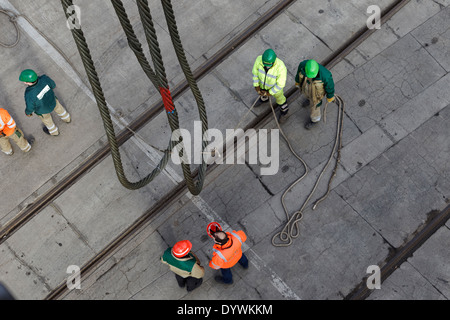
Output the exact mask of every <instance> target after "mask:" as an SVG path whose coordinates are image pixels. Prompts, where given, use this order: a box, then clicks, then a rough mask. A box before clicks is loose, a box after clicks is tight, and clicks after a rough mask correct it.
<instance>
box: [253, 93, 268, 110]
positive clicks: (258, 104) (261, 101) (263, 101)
mask: <svg viewBox="0 0 450 320" xmlns="http://www.w3.org/2000/svg"><path fill="white" fill-rule="evenodd" d="M268 101H269V97H265V100H264V97H262V96H261V97H259V99H258V101H257V102H256V104H255V106H254V108H258V107H260V106H262V105H263V104H264V103H266V102H268Z"/></svg>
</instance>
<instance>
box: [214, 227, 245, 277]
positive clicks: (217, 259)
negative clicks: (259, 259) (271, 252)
mask: <svg viewBox="0 0 450 320" xmlns="http://www.w3.org/2000/svg"><path fill="white" fill-rule="evenodd" d="M226 234H227V235H228V238H229V240H228V242H227V243H226V244H225V245H223V246H221V245H218V244H215V245H214V247H213V251H214V253H213V257H212V259H211V261H210V262H209V266H210V267H211V268H213V269H215V270H219V269H229V268H231V267H234V265H235V264H236V263H238V262H239V260H240V259H241V258H242V244H243V243H244V242H245V241H246V240H247V236H246V235H245V233H244V231H233V232H231V233H230V232H227V233H226Z"/></svg>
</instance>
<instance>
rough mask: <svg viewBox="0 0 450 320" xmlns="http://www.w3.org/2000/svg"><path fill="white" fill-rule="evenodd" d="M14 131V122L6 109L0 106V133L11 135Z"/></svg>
mask: <svg viewBox="0 0 450 320" xmlns="http://www.w3.org/2000/svg"><path fill="white" fill-rule="evenodd" d="M15 132H16V122H15V121H14V119H13V118H12V117H11V116H10V114H9V113H8V111H6V110H5V109H1V108H0V133H3V134H4V135H5V136H7V137H9V136H12V135H13V134H14V133H15Z"/></svg>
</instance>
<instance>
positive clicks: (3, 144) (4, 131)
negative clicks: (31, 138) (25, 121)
mask: <svg viewBox="0 0 450 320" xmlns="http://www.w3.org/2000/svg"><path fill="white" fill-rule="evenodd" d="M10 139H11V140H13V141H14V142H15V143H16V144H17V146H18V147H19V148H20V149H21V150H22V151H23V152H25V153H27V152H30V150H31V144H30V143H29V142H28V141H27V139H25V137H24V135H23V132H22V130H20V129H18V128H17V125H16V122H15V121H14V119H13V118H12V117H11V115H10V114H9V113H8V111H6V110H5V109H2V108H0V149H1V151H2V152H3V153H4V154H6V155H8V156H12V155H13V154H14V151H13V148H12V146H11V143H10V141H9V140H10Z"/></svg>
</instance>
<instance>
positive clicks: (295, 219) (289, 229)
mask: <svg viewBox="0 0 450 320" xmlns="http://www.w3.org/2000/svg"><path fill="white" fill-rule="evenodd" d="M336 103H337V105H338V119H337V130H336V139H335V143H334V146H333V150H332V152H331V155H330V158H329V159H328V162H327V163H326V165H325V167H324V168H323V169H322V172H321V173H320V174H319V176H318V178H317V180H316V183H315V184H314V187H313V189H312V190H311V192H310V194H309V195H308V197H307V198H306V200H305V202H304V203H303V205H302V206H301V208H300V209H299V210H297V211H296V212H294V213H293V214H292V215H290V214H289V211H288V209H287V207H286V202H285V198H286V196H287V194H288V193H289V192H290V191H291V190H292V189H293V188H294V187H295V186H296V185H297V184H299V183H300V181H302V180H303V179H304V178H305V177H306V175H307V174H308V166H307V165H306V163H305V161H304V160H303V159H302V158H301V157H300V156H299V155H298V154H297V153H296V152H295V151H294V149H293V147H292V145H291V143H290V142H289V139H288V138H287V137H286V135H285V134H284V132H283V130H282V129H281V127H280V124H279V122H278V119H277V116H276V113H275V109H274V107H273V105H272V101H271V100H270V107H271V108H272V113H273V115H274V117H275V121H276V123H277V126H278V129H279V130H280V132H281V133H282V135H283V137H284V139H285V140H286V142H287V144H288V146H289V149H290V150H291V152H292V153H293V154H294V155H295V157H296V158H297V159H299V160H300V162H301V163H302V164H303V166H304V167H305V173H304V174H303V175H302V176H301V177H300V178H299V179H297V180H296V181H295V182H294V183H293V184H292V185H291V186H290V187H289V188H288V189H287V190H286V191H285V192H284V193H283V196H282V197H281V202H282V205H283V209H284V212H285V214H286V220H287V222H286V224H285V225H284V227H283V228H282V230H281V231H280V232H278V233H276V234H275V235H274V236H273V238H272V245H273V246H275V247H288V246H290V245H291V244H292V243H293V240H294V239H296V238H298V237H299V235H300V230H299V226H298V223H299V222H300V221H301V220H302V219H303V211H304V210H305V208H306V206H307V205H308V202H309V201H310V200H311V198H312V196H313V195H314V193H315V192H316V189H317V186H318V185H319V182H320V181H321V180H322V177H323V175H324V173H325V171H326V170H327V169H328V167H329V165H330V163H331V161H332V159H333V157H334V155H335V154H336V152H337V155H336V164H335V167H334V169H333V173H332V176H331V177H330V180H329V181H328V188H327V191H326V193H325V194H324V195H323V196H322V197H321V198H320V199H318V200H317V201H316V202H315V203H314V205H313V210H315V209H316V208H317V206H318V205H319V204H320V203H321V202H322V201H324V200H325V199H326V198H327V197H328V195H329V193H330V190H331V183H332V182H333V179H334V178H335V177H336V174H337V169H338V165H339V163H340V161H341V149H342V134H343V126H344V111H345V103H344V100H342V98H341V97H340V96H338V95H336ZM327 106H328V103H327ZM326 109H327V107H325V110H324V113H325V117H326ZM325 119H326V118H325Z"/></svg>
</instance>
